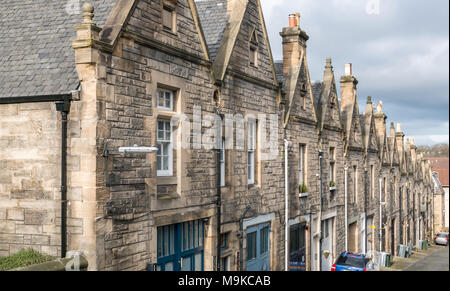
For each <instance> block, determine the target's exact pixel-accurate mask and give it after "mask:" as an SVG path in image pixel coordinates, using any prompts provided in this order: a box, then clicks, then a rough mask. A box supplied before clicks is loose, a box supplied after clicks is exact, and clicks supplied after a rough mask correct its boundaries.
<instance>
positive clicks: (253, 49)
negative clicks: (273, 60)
mask: <svg viewBox="0 0 450 291" xmlns="http://www.w3.org/2000/svg"><path fill="white" fill-rule="evenodd" d="M258 46H259V41H258V35H257V31H256V28H253V30H252V33H251V34H250V53H249V60H250V65H251V66H255V67H257V66H258Z"/></svg>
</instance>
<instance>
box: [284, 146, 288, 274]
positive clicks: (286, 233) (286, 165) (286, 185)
mask: <svg viewBox="0 0 450 291" xmlns="http://www.w3.org/2000/svg"><path fill="white" fill-rule="evenodd" d="M288 153H289V142H288V141H287V140H284V200H285V206H284V207H285V208H284V214H285V215H284V216H285V218H284V252H285V254H284V270H285V271H286V272H287V271H289V249H288V248H289V244H288V243H289V242H288V237H289V177H288V174H289V168H288Z"/></svg>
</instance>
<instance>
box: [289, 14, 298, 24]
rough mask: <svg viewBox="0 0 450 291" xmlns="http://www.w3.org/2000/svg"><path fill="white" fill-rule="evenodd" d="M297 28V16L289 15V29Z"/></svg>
mask: <svg viewBox="0 0 450 291" xmlns="http://www.w3.org/2000/svg"><path fill="white" fill-rule="evenodd" d="M295 26H297V15H296V14H289V27H295Z"/></svg>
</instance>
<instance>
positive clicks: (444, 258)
mask: <svg viewBox="0 0 450 291" xmlns="http://www.w3.org/2000/svg"><path fill="white" fill-rule="evenodd" d="M404 271H449V247H448V246H447V247H440V249H439V250H437V251H435V252H433V253H432V254H431V255H429V256H427V257H425V258H423V259H421V260H419V261H417V262H416V263H414V264H413V265H411V266H410V267H408V268H406V269H405V270H404Z"/></svg>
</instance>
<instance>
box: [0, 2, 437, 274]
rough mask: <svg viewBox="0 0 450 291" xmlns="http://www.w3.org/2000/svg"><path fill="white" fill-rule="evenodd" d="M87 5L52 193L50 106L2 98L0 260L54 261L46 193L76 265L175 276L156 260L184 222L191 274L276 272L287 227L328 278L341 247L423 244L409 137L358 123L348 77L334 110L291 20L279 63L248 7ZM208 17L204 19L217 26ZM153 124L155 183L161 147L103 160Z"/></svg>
mask: <svg viewBox="0 0 450 291" xmlns="http://www.w3.org/2000/svg"><path fill="white" fill-rule="evenodd" d="M95 5H98V6H99V7H95V10H94V7H93V6H92V5H90V4H85V5H83V8H82V13H83V19H81V17H78V18H79V19H78V20H77V23H78V24H79V25H78V26H77V27H76V38H75V39H73V41H72V43H70V42H69V43H67V44H64V47H61V48H60V49H61V50H67V54H68V61H67V60H66V61H65V63H67V62H69V64H72V65H73V68H72V70H73V71H74V72H76V74H77V77H78V81H79V86H78V89H77V90H78V91H77V92H76V93H75V92H67V93H68V94H69V93H70V94H71V96H72V100H71V102H70V104H71V106H70V112H69V115H68V122H67V128H68V136H67V169H66V174H67V188H66V189H61V188H63V187H62V180H64V179H63V177H62V175H61V170H62V168H61V159H62V154H61V143H62V136H61V130H62V126H61V124H62V122H63V121H62V118H61V115H60V113H59V112H58V111H57V109H56V106H55V102H57V101H55V102H53V101H52V102H50V101H48V100H47V101H45V100H41V101H43V102H36V98H35V97H36V96H39V95H40V94H39V93H40V92H35V93H34V94H35V95H33V96H25V97H20V96H19V97H20V98H19V97H17V96H0V128H1V129H0V145H1V147H0V256H2V257H3V256H8V255H11V254H13V253H16V252H18V251H20V249H22V248H28V247H31V248H34V249H36V250H38V251H41V252H44V253H48V254H50V255H54V256H60V255H61V252H62V248H61V243H62V241H61V224H62V221H61V217H62V215H61V202H65V201H61V190H67V195H68V197H67V200H68V210H67V237H68V241H67V247H68V249H69V250H79V251H83V252H84V253H85V255H86V257H87V259H88V261H89V269H90V270H111V271H116V270H145V269H146V268H147V267H148V266H149V265H155V266H156V268H163V269H164V268H166V269H169V268H170V267H174V266H173V265H170V264H172V263H173V262H169V261H164V260H165V258H167V257H169V256H164V254H162V253H165V250H163V249H164V243H163V242H164V241H165V238H162V236H163V235H166V232H164V231H165V230H169V232H170V234H167V235H168V236H169V235H173V236H175V237H176V236H177V235H181V236H183V235H185V232H186V229H185V228H184V227H185V226H186V227H188V229H189V228H191V227H193V225H200V224H201V225H203V227H202V228H196V230H194V231H193V232H192V233H194V235H193V236H194V241H193V242H192V243H191V245H192V244H193V245H196V246H198V248H196V249H195V251H196V252H197V253H196V255H201V258H202V260H201V264H200V265H197V264H194V263H192V268H193V269H196V270H197V269H202V270H214V269H216V268H217V265H220V268H225V269H228V270H248V269H252V268H259V269H266V270H273V271H275V270H283V269H284V268H285V261H286V257H285V255H286V253H287V250H286V248H285V240H286V236H285V230H286V229H288V231H289V234H288V235H289V237H288V239H289V242H293V241H294V237H291V235H292V234H291V233H293V232H290V230H292V229H293V228H294V227H297V226H301V232H303V233H301V235H300V236H299V237H298V239H299V240H302V243H303V245H301V243H300V244H299V246H298V247H299V248H301V249H300V251H302V252H303V253H301V254H302V255H303V256H304V258H303V261H304V263H305V266H304V268H305V269H306V270H326V269H327V268H329V267H330V266H331V265H328V264H330V263H331V262H334V260H335V259H336V258H337V256H338V255H339V254H340V253H341V252H343V251H345V250H346V249H347V250H348V249H350V250H354V251H355V252H369V253H370V251H387V252H393V253H394V254H397V248H398V245H399V244H405V243H408V242H413V243H414V244H418V241H419V240H423V239H425V238H427V237H428V238H429V237H430V236H429V235H430V231H431V227H432V216H431V213H432V212H431V211H432V208H431V206H432V200H433V194H434V192H433V191H434V189H433V187H432V178H431V170H430V167H429V165H428V164H427V162H426V161H425V160H424V159H423V157H422V156H421V155H420V154H418V153H417V152H416V148H415V146H414V143H413V141H410V142H408V141H406V144H405V141H404V137H405V135H404V134H403V133H402V132H401V128H397V131H396V130H395V129H394V127H393V125H391V129H390V132H389V136H388V134H387V130H386V118H387V117H386V116H385V115H384V113H383V112H382V106H378V107H377V111H376V113H374V112H373V104H372V102H371V100H370V99H369V100H368V102H367V106H366V111H365V114H363V115H360V114H359V107H358V100H357V94H356V85H357V80H356V78H355V77H353V76H352V74H351V70H350V71H349V72H348V73H347V74H346V75H345V76H343V77H342V78H341V89H342V91H341V99H340V100H339V98H338V92H337V90H336V81H335V76H334V72H333V67H332V65H331V59H327V62H326V66H325V72H324V77H323V80H322V82H320V83H311V80H310V77H309V68H308V62H307V57H306V46H307V41H308V39H309V36H308V35H307V34H306V32H305V31H303V30H302V29H301V28H300V22H299V17H298V15H297V16H296V18H295V19H293V22H292V23H291V24H292V25H291V26H290V27H287V28H284V29H283V30H282V32H281V36H282V37H283V52H284V56H283V61H282V63H275V62H274V61H273V57H272V54H271V49H270V44H269V40H268V37H267V31H266V27H265V22H264V18H263V14H262V9H261V4H260V1H258V0H246V1H244V0H208V1H198V2H195V1H193V0H177V1H175V0H104V1H102V2H101V3H100V2H99V3H95ZM204 5H206V6H204ZM208 5H209V6H208ZM210 7H213V8H214V7H215V8H214V9H213V10H214V11H210V10H211V9H212V8H210ZM219 7H220V8H219ZM208 9H209V10H208ZM216 9H217V10H216ZM97 11H99V14H100V16H101V17H100V18H101V19H102V20H101V22H99V23H97V22H96V18H95V17H94V13H95V14H96V13H97ZM105 11H108V12H105ZM208 13H217V15H216V16H215V17H216V18H215V20H216V21H215V23H211V21H210V19H209V21H208V18H209V16H208V15H209V14H208ZM102 15H103V16H102ZM73 17H76V16H73ZM97 25H101V27H99V26H97ZM71 29H72V30H71V33H73V28H72V27H71ZM217 30H220V34H219V35H220V36H219V37H217V35H218V32H217ZM70 45H71V46H72V48H71V49H70ZM67 46H68V47H67ZM70 53H73V54H74V55H73V56H72V55H70ZM52 65H57V64H52ZM35 74H39V72H35ZM70 79H71V80H72V79H73V78H72V76H71V77H70ZM60 82H64V80H61V81H60ZM68 87H70V86H68ZM162 91H164V92H169V93H171V94H170V106H167V104H163V106H161V98H165V97H164V96H163V95H160V92H162ZM161 96H163V97H161ZM12 97H14V98H18V99H16V101H14V98H12ZM40 97H42V96H40ZM44 101H45V102H44ZM59 101H61V100H59ZM59 101H58V102H57V103H59ZM164 101H166V99H164ZM218 114H220V116H222V118H223V119H224V120H225V123H226V120H227V117H233V119H232V124H231V125H232V126H231V127H227V126H226V125H227V124H225V126H224V128H225V132H227V130H228V131H230V129H231V131H230V132H231V133H232V138H231V139H230V138H229V136H228V135H226V136H225V141H224V144H225V149H224V150H223V151H221V152H220V151H218V150H217V149H211V147H208V146H211V145H213V143H214V140H213V139H210V138H209V136H208V134H210V133H211V132H212V131H215V130H217V129H218V128H220V127H222V126H223V124H222V122H219V121H218V120H217V119H214V118H215V116H217V115H218ZM252 116H253V117H254V119H255V123H256V125H255V131H254V135H253V136H255V147H254V148H252V147H251V141H250V140H251V139H250V137H249V136H250V135H251V134H250V132H251V128H250V122H249V119H250V121H252V120H253V119H252V118H251V117H252ZM239 117H242V119H243V121H244V122H243V123H240V122H238V121H239V120H238V119H236V118H239ZM249 117H250V118H249ZM169 121H170V128H171V129H170V135H171V137H170V140H171V141H170V142H171V146H173V148H170V152H171V155H170V156H171V158H170V159H168V161H169V162H168V165H167V166H168V169H170V173H165V174H161V169H162V168H163V167H162V166H161V164H162V163H164V162H163V157H162V155H161V154H160V153H161V150H160V152H159V153H123V152H119V150H118V149H119V148H121V147H133V146H134V145H136V146H138V147H148V146H155V145H159V146H160V148H161V147H162V144H161V139H162V138H161V136H160V132H161V129H160V124H161V122H163V123H164V122H169ZM186 132H187V133H188V134H187V135H186V134H185V133H186ZM196 132H200V134H201V136H200V138H199V135H196ZM230 132H228V133H230ZM285 140H286V141H287V142H288V149H287V152H288V157H287V158H288V159H287V160H288V173H286V172H285V159H284V158H285V157H284V151H285V150H286V149H285ZM216 142H217V141H216ZM182 145H183V146H182ZM186 145H187V146H186ZM266 145H270V147H265V146H266ZM220 153H222V157H223V161H221V158H219V155H218V154H220ZM251 157H254V163H253V164H252V163H250V162H249V161H251V159H252V158H251ZM301 157H302V159H300V158H301ZM301 160H303V163H301ZM222 163H223V165H224V167H223V169H222V168H221V167H220V166H221V164H222ZM354 167H356V168H355V170H356V172H354V171H353V169H354ZM219 168H220V169H221V170H220V171H223V174H224V175H223V177H224V181H223V185H222V187H220V186H219V187H218V183H219V181H220V182H222V181H221V179H220V178H219ZM163 170H164V169H163ZM249 171H253V172H249ZM286 174H287V177H286ZM355 174H356V175H355ZM285 178H287V179H288V189H287V192H288V199H289V200H288V201H289V208H288V212H289V215H288V217H286V211H285V199H286V197H285V191H286V189H285ZM301 180H303V181H301ZM380 185H381V188H380ZM219 189H220V192H219V191H218V190H219ZM355 189H356V192H355ZM219 193H220V198H221V199H220V202H221V203H220V205H218V202H219V200H218V198H219V196H218V194H219ZM346 195H347V196H346ZM380 196H381V197H382V199H381V200H382V202H386V204H385V205H384V204H382V205H381V206H382V207H381V225H380V222H379V221H380V199H379V198H380ZM346 197H347V200H346V199H345V198H346ZM218 206H219V207H220V208H219V207H218ZM219 209H220V211H221V216H220V230H218V222H219V221H218V210H219ZM286 218H287V219H286ZM285 221H288V225H285ZM265 226H267V227H265ZM372 226H373V227H372ZM181 227H183V229H180V228H181ZM175 229H176V230H177V231H178V234H177V233H176V232H175V231H174V230H175ZM199 229H201V230H202V231H203V237H202V236H201V235H200V234H199ZM254 229H257V230H256V232H253V230H254ZM266 230H267V232H263V231H266ZM169 232H167V233H169ZM219 232H220V233H219ZM254 233H257V235H256V236H255V238H260V237H261V236H262V235H263V234H264V235H267V238H268V241H267V245H265V243H264V244H261V245H264V247H265V248H266V250H267V252H268V254H267V257H264V258H259V257H258V256H257V257H255V258H252V257H251V255H249V254H250V253H253V252H255V253H256V250H255V249H252V248H251V246H252V244H251V243H254V237H253V234H254ZM379 234H380V235H379ZM195 235H197V242H195ZM380 237H381V240H382V241H381V248H380V247H379V244H380ZM183 238H184V237H183ZM295 239H297V238H295ZM199 240H201V241H202V242H203V245H198V244H199V243H198V242H199ZM219 241H221V242H222V243H223V248H222V250H221V257H220V258H219V259H220V263H221V264H218V258H217V256H218V252H217V245H218V243H219ZM255 245H256V244H255ZM258 245H259V244H258ZM185 248H186V246H185V245H184V242H183V247H182V249H183V250H184V249H185ZM258 248H259V246H258ZM289 248H290V247H289ZM192 249H194V248H192ZM183 250H178V249H177V250H173V251H174V252H175V253H176V255H180V253H181V254H182V253H183ZM171 251H172V249H171V247H169V250H168V252H169V253H170V252H171ZM290 251H292V250H290ZM325 253H327V254H330V256H328V255H326V256H325ZM182 255H186V254H182ZM288 255H290V253H289V254H288ZM186 256H187V255H186ZM183 258H184V257H183ZM191 259H192V260H194V259H195V260H198V257H195V258H194V257H191V258H190V259H189V260H191ZM255 260H256V261H257V260H261V264H260V265H257V264H255ZM241 261H242V262H243V264H241ZM197 262H199V261H197ZM222 262H223V264H222ZM174 263H175V264H177V262H175V261H174ZM179 267H180V268H182V267H183V266H182V264H181V265H180V266H179ZM185 267H186V265H185ZM188 267H189V266H188Z"/></svg>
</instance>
